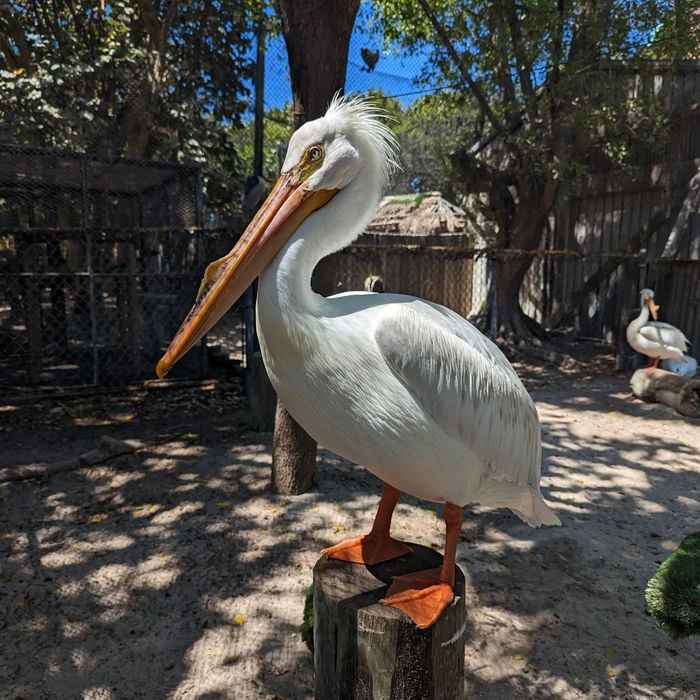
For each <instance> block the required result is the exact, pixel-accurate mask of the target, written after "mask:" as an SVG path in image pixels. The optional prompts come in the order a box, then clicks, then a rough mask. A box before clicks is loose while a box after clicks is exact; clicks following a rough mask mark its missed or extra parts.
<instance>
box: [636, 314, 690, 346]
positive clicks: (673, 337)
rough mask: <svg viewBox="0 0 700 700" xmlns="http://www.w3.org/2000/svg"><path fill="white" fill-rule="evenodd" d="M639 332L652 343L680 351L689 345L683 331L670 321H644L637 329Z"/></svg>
mask: <svg viewBox="0 0 700 700" xmlns="http://www.w3.org/2000/svg"><path fill="white" fill-rule="evenodd" d="M639 334H640V335H641V336H642V337H643V338H646V339H647V340H649V341H651V342H652V343H659V344H661V345H664V346H665V347H668V348H670V349H673V350H678V352H680V353H684V352H685V351H686V350H687V349H688V346H689V345H690V342H689V341H688V339H687V338H686V337H685V335H684V334H683V332H682V331H680V330H678V328H676V327H675V326H672V325H671V324H670V323H662V322H660V321H652V322H650V323H646V324H644V325H643V326H642V327H641V328H640V329H639Z"/></svg>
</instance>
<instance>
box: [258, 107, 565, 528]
mask: <svg viewBox="0 0 700 700" xmlns="http://www.w3.org/2000/svg"><path fill="white" fill-rule="evenodd" d="M375 117H376V115H375V114H374V113H372V112H369V111H368V110H367V109H366V107H365V105H364V103H363V102H360V101H357V100H355V101H336V102H334V104H333V105H332V106H331V108H330V110H329V113H328V114H327V115H326V117H325V118H324V119H320V120H317V121H315V122H311V123H309V124H307V125H305V126H304V127H302V128H301V129H300V130H299V131H298V132H297V133H296V134H295V135H294V136H293V138H292V141H291V143H290V148H289V151H288V156H287V161H286V163H285V169H287V168H291V167H293V166H294V165H295V163H296V162H297V161H298V158H299V157H300V154H301V153H303V152H304V150H305V149H306V148H308V146H309V144H312V143H317V142H322V143H324V144H326V154H327V157H328V156H331V168H330V171H331V172H330V174H329V177H330V178H331V179H334V183H333V186H335V185H336V184H337V173H338V171H342V172H347V170H348V169H349V168H348V164H347V163H343V162H342V161H343V159H342V157H336V158H333V157H332V156H333V154H334V147H335V144H336V142H337V143H338V145H339V146H340V150H344V149H347V146H348V145H349V144H351V146H352V148H353V150H355V152H356V154H357V155H356V156H355V158H354V159H353V164H354V165H355V166H356V169H355V172H354V173H353V176H352V178H351V179H350V180H349V181H348V182H347V183H345V184H344V185H343V187H342V189H341V190H340V191H339V192H338V194H337V195H336V196H335V197H334V198H333V200H332V201H331V202H330V203H329V204H328V205H326V206H325V207H323V208H322V209H319V210H318V211H317V212H315V213H314V214H312V215H311V216H310V217H308V218H307V219H306V221H304V223H302V224H301V226H300V227H299V228H298V229H297V231H296V233H295V234H294V235H293V236H292V238H291V239H290V241H289V242H288V243H287V245H286V246H285V247H284V248H283V250H282V251H281V252H280V253H279V254H278V255H277V257H276V258H275V260H274V261H273V262H272V264H271V265H270V266H269V267H268V269H267V270H266V271H265V272H264V273H263V274H262V275H261V278H260V287H259V297H258V330H259V335H260V339H261V349H262V353H263V358H264V361H265V365H266V367H267V369H268V373H269V375H270V379H271V381H272V383H273V385H274V386H275V389H276V390H277V392H278V394H279V396H280V398H281V400H282V402H283V403H284V405H285V406H286V408H287V409H288V411H289V412H290V413H291V415H292V416H294V418H295V419H296V420H297V421H298V422H299V423H300V424H301V425H302V426H303V427H304V428H305V429H306V431H307V432H308V433H309V434H310V435H312V436H313V437H314V438H316V439H317V440H318V441H319V442H320V443H322V444H323V445H325V446H326V447H328V448H329V449H331V450H333V451H334V452H337V453H338V454H340V455H342V456H343V457H346V458H348V459H350V460H352V461H355V462H357V463H359V464H362V465H364V466H365V467H367V468H368V469H369V470H370V471H372V472H373V473H375V474H376V475H377V476H378V477H379V478H381V479H382V480H384V481H386V482H387V483H389V484H391V485H392V486H394V487H396V488H397V489H399V490H401V491H406V492H408V493H410V494H413V495H414V496H417V497H419V498H424V499H427V500H431V501H449V502H451V503H455V504H459V505H465V504H467V503H470V502H478V503H483V504H485V505H490V506H499V507H508V508H511V509H512V510H513V511H514V512H515V513H517V514H518V515H519V516H520V517H521V518H523V519H524V520H525V521H527V522H528V523H529V524H531V525H534V526H537V525H540V524H543V523H546V524H557V523H558V522H559V520H558V518H557V517H556V515H555V514H554V513H553V512H552V511H551V510H550V509H549V507H548V506H547V505H546V504H545V503H544V501H543V499H542V496H541V494H540V489H539V477H540V458H541V447H540V426H539V421H538V418H537V412H536V409H535V406H534V404H533V402H532V399H531V398H530V396H529V395H528V393H527V391H526V390H525V388H524V387H523V385H522V383H521V382H520V380H519V379H518V377H517V375H516V374H515V372H514V370H513V369H512V367H511V366H510V364H509V362H508V360H507V359H506V358H505V356H504V355H503V353H502V352H501V351H500V350H499V349H498V348H497V347H496V346H495V345H494V344H493V343H491V342H490V341H489V340H488V339H487V338H485V337H484V336H483V335H482V334H481V333H480V332H479V331H478V330H477V329H476V328H474V327H473V326H472V325H471V324H470V323H469V322H468V321H466V320H465V319H464V318H462V317H461V316H459V315H457V314H456V313H454V312H452V311H450V310H448V309H446V308H444V307H441V306H439V305H437V304H432V303H429V302H427V301H423V300H420V299H416V298H413V297H406V296H400V295H393V294H366V293H364V294H363V293H355V294H348V295H338V296H335V297H330V298H327V299H326V298H323V297H321V296H319V295H316V294H314V293H313V292H312V291H311V287H310V279H311V272H312V271H313V268H314V267H315V266H316V264H317V262H318V261H319V260H320V259H321V258H323V257H325V256H326V255H328V254H330V253H332V252H334V251H335V250H338V249H340V248H342V247H344V246H346V245H348V244H349V243H351V242H352V241H353V240H354V238H355V237H356V236H357V235H358V234H359V233H361V232H362V230H363V229H364V227H365V225H366V224H367V223H368V222H369V220H370V218H371V217H372V215H373V213H374V211H375V209H376V206H377V204H378V202H379V198H380V195H381V190H382V185H383V182H384V180H385V177H386V174H387V172H388V167H389V166H390V165H391V163H392V162H394V161H395V156H394V155H393V149H394V142H393V140H392V138H391V137H390V136H389V134H390V132H388V131H387V130H386V128H385V127H383V125H380V122H378V121H377V120H376V118H375ZM316 177H317V181H318V183H319V185H318V186H325V187H329V185H328V184H327V182H325V174H324V173H323V169H322V170H320V171H319V172H318V173H317V174H316ZM321 183H325V184H323V185H321Z"/></svg>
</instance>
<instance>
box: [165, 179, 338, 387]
mask: <svg viewBox="0 0 700 700" xmlns="http://www.w3.org/2000/svg"><path fill="white" fill-rule="evenodd" d="M302 185H303V182H302V180H301V178H300V176H299V173H298V172H296V171H295V170H292V171H290V172H289V173H286V174H285V175H282V176H281V177H280V178H279V180H277V182H276V183H275V186H274V187H273V189H272V192H270V194H269V196H268V198H267V199H266V200H265V202H264V204H263V205H262V206H261V207H260V209H259V210H258V213H257V214H256V215H255V217H254V218H253V220H252V221H251V222H250V224H249V225H248V227H247V228H246V230H245V231H244V232H243V235H242V236H241V237H240V239H239V240H238V242H237V243H236V245H235V246H234V247H233V249H232V250H231V252H230V253H229V254H228V255H226V256H225V257H223V258H221V259H219V260H215V261H214V262H213V263H211V264H210V265H209V266H208V267H207V269H206V270H205V272H204V279H203V280H202V283H201V285H200V287H199V292H198V294H197V299H196V301H195V303H194V306H193V307H192V309H191V310H190V312H189V313H188V314H187V317H186V318H185V320H184V321H183V322H182V325H181V326H180V329H179V330H178V332H177V333H176V334H175V337H174V338H173V339H172V341H171V343H170V345H169V347H168V349H167V350H166V352H165V355H163V357H162V358H161V359H160V361H159V362H158V366H157V367H156V374H157V375H158V376H159V377H160V378H161V379H162V378H163V377H165V375H166V374H167V373H168V372H169V371H170V370H171V369H172V367H173V365H174V364H175V363H176V362H177V361H178V360H179V359H180V358H181V357H182V356H183V355H185V353H187V352H188V351H189V350H190V349H191V348H192V347H194V346H195V345H196V344H197V343H198V342H199V341H200V340H201V339H202V337H203V336H204V335H205V334H206V333H207V332H208V331H209V330H211V328H212V327H213V326H214V325H215V324H216V322H217V321H218V320H219V319H220V318H221V317H222V316H223V315H224V314H225V313H226V312H227V311H228V310H229V309H230V308H231V307H232V306H233V305H234V304H235V303H236V301H237V300H238V299H239V298H240V297H241V295H242V294H243V292H245V290H246V289H247V288H248V287H249V286H250V285H251V284H252V282H253V280H254V279H255V278H256V277H257V276H258V275H259V274H260V273H261V272H262V271H263V270H264V269H265V268H266V267H267V266H268V265H269V264H270V263H271V262H272V259H273V258H274V257H275V255H276V254H277V253H278V252H279V251H280V249H281V248H282V247H283V246H284V244H285V243H286V242H287V241H288V240H289V239H290V238H291V236H292V234H293V233H294V231H296V230H297V228H299V225H300V224H301V223H302V222H303V221H304V219H306V217H307V216H309V214H311V213H312V212H314V211H316V209H320V208H321V207H322V206H324V205H325V204H327V203H328V202H329V201H330V200H331V198H332V197H333V196H334V195H335V193H336V192H337V190H317V191H310V190H305V189H304V188H303V186H302Z"/></svg>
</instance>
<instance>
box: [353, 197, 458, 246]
mask: <svg viewBox="0 0 700 700" xmlns="http://www.w3.org/2000/svg"><path fill="white" fill-rule="evenodd" d="M365 232H366V233H369V234H383V235H392V234H393V235H399V236H434V235H439V234H445V233H446V234H463V233H465V214H464V211H463V210H462V209H460V208H459V207H458V206H455V205H454V204H451V203H450V202H448V201H447V200H446V199H444V198H443V197H442V195H441V194H440V193H439V192H425V193H422V194H405V195H393V196H391V197H384V199H383V200H382V201H381V204H380V205H379V209H378V211H377V214H376V216H375V217H374V219H373V220H372V222H371V223H370V224H369V226H367V229H366V231H365Z"/></svg>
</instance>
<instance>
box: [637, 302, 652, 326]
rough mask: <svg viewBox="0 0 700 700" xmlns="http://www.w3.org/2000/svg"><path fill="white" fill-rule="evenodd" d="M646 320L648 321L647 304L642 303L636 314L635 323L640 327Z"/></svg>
mask: <svg viewBox="0 0 700 700" xmlns="http://www.w3.org/2000/svg"><path fill="white" fill-rule="evenodd" d="M648 321H649V305H648V304H644V303H643V304H642V310H641V311H640V312H639V316H637V319H636V323H637V324H638V325H639V327H640V328H641V327H642V326H643V325H644V324H645V323H647V322H648Z"/></svg>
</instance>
